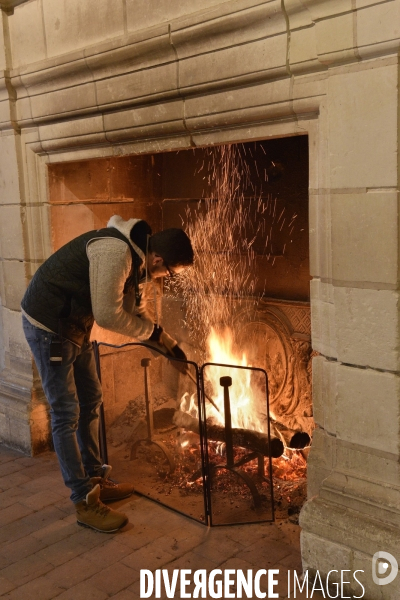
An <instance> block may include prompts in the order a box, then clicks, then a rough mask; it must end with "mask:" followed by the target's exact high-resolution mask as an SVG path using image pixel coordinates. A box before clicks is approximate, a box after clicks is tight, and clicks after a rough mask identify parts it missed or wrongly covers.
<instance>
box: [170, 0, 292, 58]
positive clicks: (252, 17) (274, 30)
mask: <svg viewBox="0 0 400 600" xmlns="http://www.w3.org/2000/svg"><path fill="white" fill-rule="evenodd" d="M240 4H241V6H240V5H239V3H233V2H231V3H230V4H229V5H225V6H220V7H219V8H218V9H216V10H214V11H210V13H208V14H206V15H205V14H204V13H200V14H197V15H193V16H190V17H188V18H186V19H181V20H179V21H178V22H176V23H173V24H172V25H171V40H172V43H173V45H174V48H175V49H176V52H177V55H178V58H179V60H182V59H185V58H190V57H194V56H198V57H199V56H206V55H207V54H209V53H210V52H218V51H221V50H222V49H224V48H226V49H229V48H234V47H235V46H241V47H242V49H245V50H246V45H247V44H248V43H249V42H250V43H253V42H254V41H256V40H260V39H263V38H265V37H268V38H270V39H271V38H272V39H274V38H275V37H276V36H279V35H281V34H285V36H286V33H287V32H286V29H287V28H286V20H285V17H284V14H283V12H282V10H281V5H280V3H279V1H278V0H272V1H271V2H266V3H258V4H256V5H255V6H254V3H252V4H253V6H251V5H250V6H249V5H248V3H247V2H245V3H243V2H242V3H240ZM246 5H247V6H246ZM238 9H239V10H238Z"/></svg>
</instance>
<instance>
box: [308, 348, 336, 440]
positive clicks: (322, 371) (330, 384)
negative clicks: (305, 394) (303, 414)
mask: <svg viewBox="0 0 400 600" xmlns="http://www.w3.org/2000/svg"><path fill="white" fill-rule="evenodd" d="M337 364H338V363H337V362H336V361H329V360H326V358H324V357H323V356H315V357H314V358H313V361H312V389H313V415H314V420H315V422H316V424H317V425H319V427H321V428H322V429H324V430H325V431H327V432H328V433H330V434H332V435H335V433H336V409H335V397H336V369H337Z"/></svg>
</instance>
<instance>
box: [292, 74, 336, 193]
mask: <svg viewBox="0 0 400 600" xmlns="http://www.w3.org/2000/svg"><path fill="white" fill-rule="evenodd" d="M327 81H328V75H327V73H325V72H322V73H311V74H310V73H307V74H304V75H297V76H296V77H295V78H294V81H293V91H292V96H293V99H298V98H311V97H315V96H319V97H321V96H326V86H327ZM320 119H321V115H320ZM312 187H313V188H315V187H316V186H312ZM321 187H324V186H321Z"/></svg>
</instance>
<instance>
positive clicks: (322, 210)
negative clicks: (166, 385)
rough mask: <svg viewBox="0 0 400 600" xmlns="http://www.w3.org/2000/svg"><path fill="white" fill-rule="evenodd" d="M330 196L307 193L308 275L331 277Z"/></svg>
mask: <svg viewBox="0 0 400 600" xmlns="http://www.w3.org/2000/svg"><path fill="white" fill-rule="evenodd" d="M311 159H312V157H311ZM331 229H332V225H331V197H330V195H329V194H318V193H314V192H311V191H310V194H309V237H310V275H312V276H314V277H321V278H324V279H330V278H331V277H332V243H331V237H332V234H331Z"/></svg>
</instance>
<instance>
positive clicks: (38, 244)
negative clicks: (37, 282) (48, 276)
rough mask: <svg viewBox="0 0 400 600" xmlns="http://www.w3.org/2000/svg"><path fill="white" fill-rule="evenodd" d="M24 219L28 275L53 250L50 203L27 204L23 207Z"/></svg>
mask: <svg viewBox="0 0 400 600" xmlns="http://www.w3.org/2000/svg"><path fill="white" fill-rule="evenodd" d="M23 220H24V234H25V236H26V237H25V240H24V258H25V260H26V261H27V262H26V263H25V267H26V272H27V277H29V275H30V274H32V273H33V272H34V271H35V270H36V268H37V266H38V263H40V262H42V261H43V260H45V259H46V258H47V257H48V256H50V254H51V252H52V245H51V235H52V232H51V230H50V215H49V205H48V204H44V203H43V202H41V204H40V205H39V206H27V207H26V208H24V209H23Z"/></svg>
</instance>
